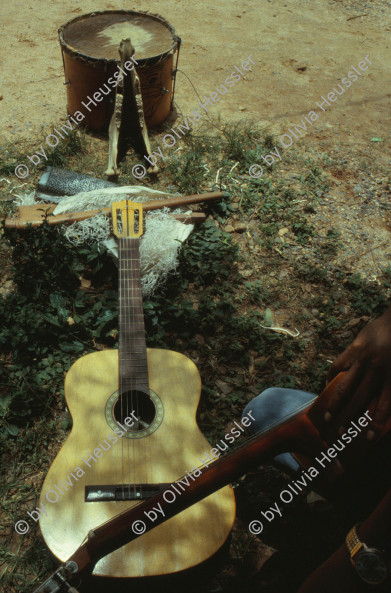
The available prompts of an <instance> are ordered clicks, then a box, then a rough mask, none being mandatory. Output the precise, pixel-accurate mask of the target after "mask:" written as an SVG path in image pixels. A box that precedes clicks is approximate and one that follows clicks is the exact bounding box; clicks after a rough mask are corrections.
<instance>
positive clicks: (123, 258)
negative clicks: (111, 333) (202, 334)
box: [118, 238, 148, 392]
mask: <svg viewBox="0 0 391 593" xmlns="http://www.w3.org/2000/svg"><path fill="white" fill-rule="evenodd" d="M118 256H119V383H120V389H121V391H122V392H125V391H130V390H131V389H148V364H147V349H146V342H145V327H144V313H143V300H142V294H141V275H140V252H139V239H138V238H126V239H124V238H120V239H119V240H118Z"/></svg>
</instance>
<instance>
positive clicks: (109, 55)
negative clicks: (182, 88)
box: [61, 11, 175, 60]
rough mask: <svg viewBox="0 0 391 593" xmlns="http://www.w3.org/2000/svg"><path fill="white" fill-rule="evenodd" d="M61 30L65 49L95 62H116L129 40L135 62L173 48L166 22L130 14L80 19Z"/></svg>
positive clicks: (104, 14) (90, 15)
mask: <svg viewBox="0 0 391 593" xmlns="http://www.w3.org/2000/svg"><path fill="white" fill-rule="evenodd" d="M61 30H62V36H63V40H64V42H65V44H66V45H68V46H69V47H71V48H72V49H73V50H75V51H76V52H77V53H81V54H83V55H85V56H89V57H91V58H97V59H105V60H118V47H119V44H120V43H121V40H122V39H127V38H128V37H130V39H131V41H132V45H133V47H134V48H135V50H136V53H135V59H136V60H143V59H148V58H152V57H155V56H158V55H160V54H164V53H166V52H167V51H170V50H171V49H173V47H175V41H174V40H173V29H172V27H171V26H170V25H169V24H168V23H167V22H166V21H164V20H163V19H162V18H161V17H157V16H155V15H149V14H142V13H137V12H133V11H128V12H121V11H110V12H106V13H102V14H99V13H92V14H88V15H83V16H82V17H78V18H77V19H74V20H73V21H70V22H69V23H67V24H66V25H63V27H61Z"/></svg>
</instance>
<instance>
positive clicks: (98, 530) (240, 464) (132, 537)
mask: <svg viewBox="0 0 391 593" xmlns="http://www.w3.org/2000/svg"><path fill="white" fill-rule="evenodd" d="M343 375H344V373H340V374H339V375H338V376H337V377H335V378H334V379H333V381H331V382H330V383H329V384H328V385H327V387H326V389H325V390H324V391H323V392H322V393H321V394H320V395H319V397H317V398H314V399H313V400H312V401H311V402H309V403H308V404H306V405H304V406H300V407H298V408H297V409H296V410H294V411H293V412H292V413H291V414H289V415H288V416H287V417H285V418H283V419H281V420H280V421H279V422H276V423H274V424H273V425H271V426H269V427H267V428H266V429H265V430H264V431H262V432H261V433H258V434H256V435H254V436H253V437H250V438H247V439H246V440H245V441H244V442H242V443H241V444H240V445H239V446H238V447H235V448H233V449H232V450H230V451H229V452H227V453H226V454H224V455H223V456H222V457H220V458H218V459H216V460H215V461H213V462H212V463H211V464H210V465H208V467H206V468H205V467H204V466H202V467H201V468H200V470H201V471H200V475H199V476H198V477H197V479H195V480H194V481H189V486H188V487H187V488H185V490H184V491H183V492H182V493H181V495H180V496H178V497H177V498H176V499H174V500H173V499H172V497H171V496H170V497H169V498H168V499H167V494H166V495H165V492H166V491H167V489H168V490H170V486H171V487H172V486H173V484H172V483H171V484H170V485H167V489H166V491H163V492H159V493H157V494H156V495H155V496H153V497H152V498H150V499H148V500H144V501H143V502H140V503H138V504H137V505H135V506H132V507H130V505H128V506H129V508H128V509H127V510H125V511H123V512H122V513H120V514H119V515H117V516H115V517H113V518H112V519H110V520H108V521H106V522H105V523H103V524H102V525H97V526H96V527H95V528H94V529H91V530H90V531H89V532H88V533H86V534H85V536H86V537H85V539H84V541H83V543H82V544H81V545H80V547H79V548H78V549H77V550H75V552H74V553H73V554H72V555H71V556H69V557H68V560H67V562H65V563H64V564H63V565H62V566H60V567H59V568H58V569H57V570H56V571H55V572H54V573H53V574H52V575H51V576H50V577H49V578H48V579H46V581H45V582H44V583H42V585H40V586H39V587H38V588H37V589H35V591H34V593H46V592H47V591H52V590H53V591H54V590H55V591H64V592H65V591H67V592H70V591H72V592H73V593H74V591H75V589H73V588H72V587H71V584H72V583H75V582H76V583H77V582H80V579H82V580H83V578H84V576H85V575H88V574H89V573H91V571H92V570H93V568H94V566H99V564H100V563H101V562H102V560H101V559H102V558H105V557H110V555H111V554H112V552H113V551H114V550H118V549H126V548H127V547H128V545H129V544H128V542H140V543H141V542H143V541H146V539H147V538H148V537H149V536H150V535H151V534H152V533H154V532H155V533H157V532H158V531H159V530H160V529H161V528H162V527H163V525H165V524H166V525H168V524H170V522H171V521H172V520H173V518H175V519H176V518H177V517H178V513H179V517H181V516H185V515H186V513H188V511H189V509H191V508H194V507H192V505H196V506H198V504H199V501H201V500H208V498H205V497H209V496H210V494H211V493H212V492H215V491H216V490H219V489H220V488H222V487H223V486H225V485H226V484H228V483H229V482H232V481H234V480H236V479H237V478H239V477H240V476H241V475H243V474H244V473H246V472H247V471H248V470H250V469H252V468H254V467H255V466H256V465H258V464H259V463H261V462H263V461H265V460H267V459H270V458H271V457H274V456H275V455H277V454H279V453H283V452H285V451H294V452H296V453H297V454H298V455H299V457H300V458H301V460H303V461H304V462H305V461H306V460H307V462H308V461H309V460H311V462H312V463H313V462H314V459H315V456H316V455H321V454H322V452H325V451H327V450H328V447H329V446H330V445H331V443H333V442H334V439H336V438H338V429H337V427H338V423H333V425H326V423H325V422H324V414H325V411H326V410H327V404H328V402H329V400H330V398H331V396H332V395H333V393H334V390H335V389H336V388H337V386H338V384H339V382H340V381H341V379H342V378H343ZM373 408H374V402H373V403H372V404H371V405H370V406H369V411H370V413H372V410H373ZM390 430H391V417H390V418H389V420H388V422H387V423H386V426H384V428H383V431H382V433H381V435H380V437H379V440H380V439H381V438H382V437H383V436H385V435H386V434H388V433H389V431H390ZM369 446H371V445H369ZM349 447H351V449H348V451H351V453H350V454H348V455H347V456H344V455H343V454H341V457H340V459H341V460H343V462H344V465H345V464H346V466H348V465H349V458H351V456H353V457H355V456H356V455H357V453H358V459H360V450H361V451H365V450H366V449H367V448H368V442H367V441H366V440H365V432H362V433H361V438H359V437H357V438H355V439H354V445H349ZM355 461H356V463H357V459H356V460H355ZM341 472H343V468H342V466H341V464H340V461H339V460H338V459H330V464H329V465H328V467H327V469H325V474H327V478H328V481H330V482H332V481H333V480H335V478H336V477H338V476H339V475H340V474H341ZM178 480H180V478H177V481H178ZM158 509H161V510H162V513H160V512H158ZM165 522H167V523H165ZM204 527H205V526H204ZM208 533H209V529H208V527H207V529H206V531H205V532H204V536H205V537H207V534H208ZM140 536H141V537H140ZM191 538H192V539H193V541H198V540H199V531H198V529H195V530H193V531H192V533H191ZM121 546H124V548H121ZM106 555H109V556H106ZM69 587H71V588H69ZM348 591H352V592H353V591H354V589H353V588H348V589H347V590H346V593H348Z"/></svg>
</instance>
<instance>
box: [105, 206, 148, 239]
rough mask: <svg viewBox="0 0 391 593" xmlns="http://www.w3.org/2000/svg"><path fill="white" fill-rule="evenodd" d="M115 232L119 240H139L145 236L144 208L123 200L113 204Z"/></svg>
mask: <svg viewBox="0 0 391 593" xmlns="http://www.w3.org/2000/svg"><path fill="white" fill-rule="evenodd" d="M111 212H112V218H113V232H114V235H115V236H116V237H118V239H137V238H138V237H141V235H142V234H143V206H142V204H140V203H138V202H131V201H130V200H122V202H113V203H112V204H111Z"/></svg>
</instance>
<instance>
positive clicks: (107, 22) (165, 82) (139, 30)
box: [58, 10, 181, 133]
mask: <svg viewBox="0 0 391 593" xmlns="http://www.w3.org/2000/svg"><path fill="white" fill-rule="evenodd" d="M58 34H59V39H60V45H61V51H62V57H63V62H64V72H65V84H66V85H67V100H68V113H69V115H71V116H73V115H74V114H75V112H79V113H81V114H82V115H84V118H83V120H82V125H85V126H86V127H87V128H89V129H91V130H94V131H96V132H100V133H106V132H107V130H108V127H109V123H110V119H111V115H112V113H113V108H114V97H115V89H114V87H113V88H112V87H110V86H109V89H110V93H105V96H104V97H103V99H102V98H100V100H99V102H97V101H91V102H90V101H89V98H90V99H92V100H93V96H94V93H96V92H97V91H99V89H100V87H102V86H103V85H104V84H105V83H106V84H107V81H108V79H109V78H110V77H112V76H113V74H114V72H115V71H116V70H117V68H118V65H119V64H120V57H119V53H118V48H119V44H120V43H121V40H122V39H126V38H128V37H130V39H131V42H132V45H133V47H134V48H135V54H134V59H135V60H136V62H137V66H136V70H137V74H138V76H139V78H140V84H141V93H142V97H143V104H144V116H145V121H146V124H147V126H148V127H149V128H150V127H153V126H156V125H158V124H160V123H161V122H163V121H164V120H165V119H166V118H167V117H168V115H169V113H170V111H171V108H172V104H173V100H174V90H175V74H176V69H177V62H178V54H179V47H180V43H181V40H180V38H179V37H177V36H176V35H175V31H174V29H173V27H172V26H171V25H170V24H169V23H168V22H167V21H165V20H164V19H163V18H162V17H161V16H158V15H154V14H149V13H143V12H135V11H133V10H115V11H113V10H105V11H102V12H92V13H90V14H86V15H83V16H79V17H77V18H75V19H73V20H72V21H69V23H66V24H65V25H63V26H62V27H60V29H59V30H58ZM175 54H176V59H175V66H174V58H175ZM104 88H106V89H107V86H106V87H104ZM83 103H84V105H83ZM85 105H88V107H87V108H86V107H85ZM81 119H82V118H81V115H80V116H79V118H78V121H81Z"/></svg>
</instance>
